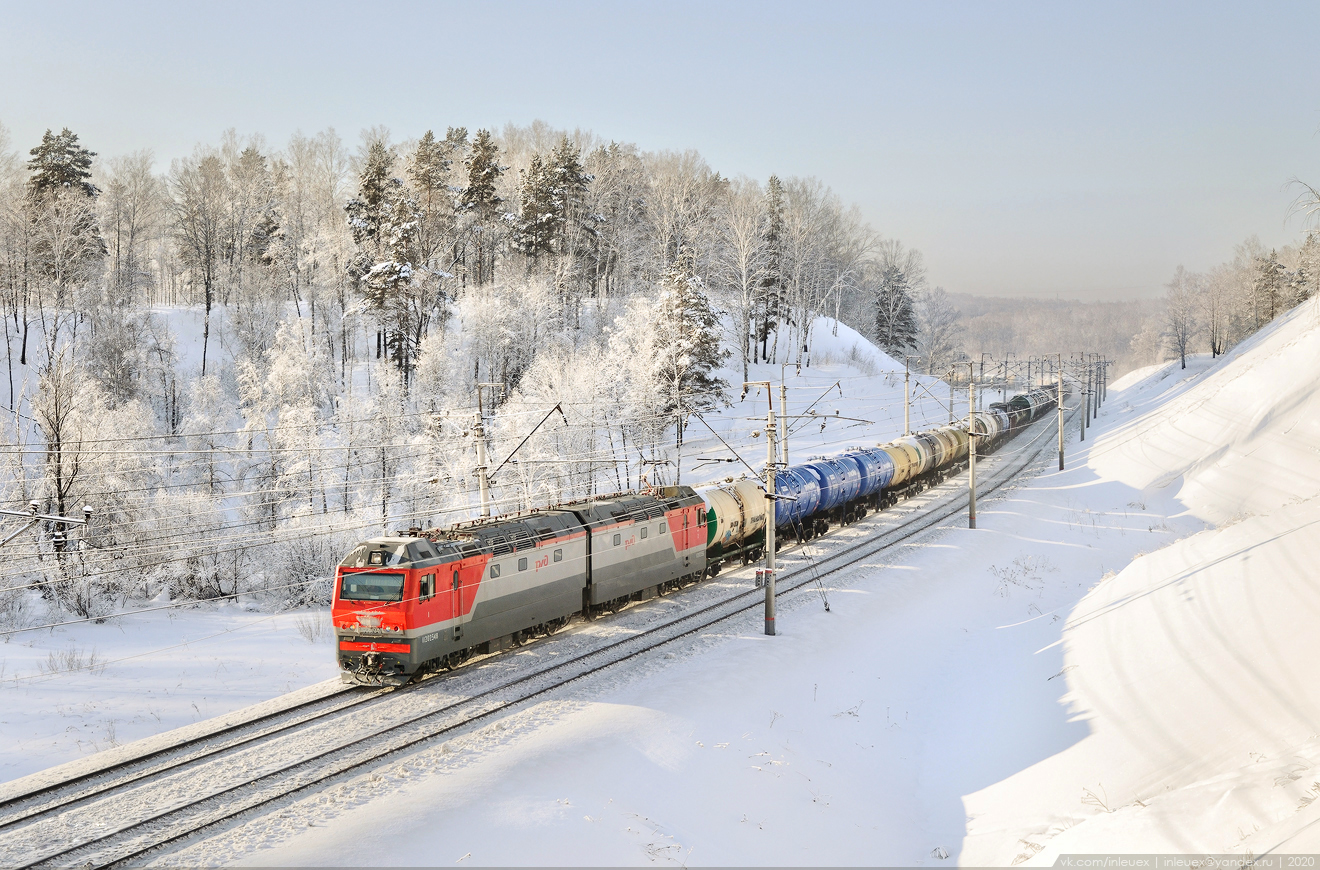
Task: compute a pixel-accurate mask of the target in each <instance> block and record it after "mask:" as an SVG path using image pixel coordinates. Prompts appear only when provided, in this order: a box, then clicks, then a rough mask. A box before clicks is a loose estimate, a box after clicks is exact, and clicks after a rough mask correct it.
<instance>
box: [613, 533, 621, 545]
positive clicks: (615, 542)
mask: <svg viewBox="0 0 1320 870" xmlns="http://www.w3.org/2000/svg"><path fill="white" fill-rule="evenodd" d="M622 543H623V535H615V536H614V546H616V547H617V546H619V544H622Z"/></svg>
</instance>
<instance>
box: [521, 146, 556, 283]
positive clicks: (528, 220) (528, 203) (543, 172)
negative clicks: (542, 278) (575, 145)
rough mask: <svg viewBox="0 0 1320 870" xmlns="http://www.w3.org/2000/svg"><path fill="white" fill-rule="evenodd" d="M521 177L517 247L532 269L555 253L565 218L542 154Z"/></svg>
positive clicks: (534, 157) (551, 173)
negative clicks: (545, 257)
mask: <svg viewBox="0 0 1320 870" xmlns="http://www.w3.org/2000/svg"><path fill="white" fill-rule="evenodd" d="M520 174H521V176H522V184H521V185H520V186H519V196H520V198H521V199H522V208H521V209H520V210H519V214H518V229H517V233H516V234H515V236H514V247H515V248H517V250H518V251H519V253H521V254H522V255H523V256H524V257H526V258H527V260H528V268H529V270H530V269H532V268H534V267H535V266H536V265H537V264H538V262H539V261H540V259H541V258H542V257H543V256H547V255H550V254H554V253H555V252H556V245H555V242H556V241H557V240H558V238H559V235H560V225H561V224H562V223H563V220H564V216H563V210H562V200H561V199H560V197H559V196H558V191H557V189H556V187H557V186H556V184H555V177H554V170H553V169H552V168H551V167H550V166H547V165H546V163H545V161H544V160H542V159H541V155H540V154H533V155H532V160H531V162H530V163H529V164H528V166H527V168H526V169H524V170H522V172H521V173H520Z"/></svg>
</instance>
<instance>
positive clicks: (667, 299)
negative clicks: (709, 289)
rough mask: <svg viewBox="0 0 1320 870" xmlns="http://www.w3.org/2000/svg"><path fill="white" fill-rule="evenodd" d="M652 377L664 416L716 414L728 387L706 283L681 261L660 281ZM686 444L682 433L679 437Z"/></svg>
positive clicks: (724, 352) (718, 325)
mask: <svg viewBox="0 0 1320 870" xmlns="http://www.w3.org/2000/svg"><path fill="white" fill-rule="evenodd" d="M651 329H652V332H653V339H652V353H653V356H652V357H651V372H652V379H653V382H654V383H655V384H656V385H657V386H658V387H659V390H660V402H661V408H662V410H663V412H664V413H674V412H676V411H677V412H678V413H679V415H680V419H681V415H682V411H683V410H684V409H691V410H701V409H704V408H712V407H714V406H715V405H717V404H719V402H720V401H721V400H722V399H723V391H724V390H725V389H727V388H728V382H726V381H725V380H724V379H723V378H721V377H719V376H718V375H717V374H716V372H717V370H718V369H719V368H720V366H722V365H723V363H724V360H725V358H726V357H727V356H728V352H727V351H725V350H723V349H722V347H721V344H720V333H721V330H720V324H719V317H718V315H717V314H716V312H715V309H714V307H713V306H712V305H711V302H710V298H709V297H708V296H707V295H706V288H705V285H704V283H703V282H702V280H701V279H700V278H699V277H697V276H696V275H694V274H692V266H691V264H690V263H689V262H687V261H686V260H685V259H683V258H680V259H678V260H677V261H675V262H674V264H673V265H671V266H670V267H669V269H668V271H666V272H665V275H664V277H663V278H662V279H661V281H660V294H659V297H658V298H657V299H656V300H655V315H654V319H653V320H652V322H651ZM679 439H680V441H681V439H682V433H681V432H680V433H679Z"/></svg>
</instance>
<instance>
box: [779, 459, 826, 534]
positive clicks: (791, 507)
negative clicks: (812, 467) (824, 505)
mask: <svg viewBox="0 0 1320 870" xmlns="http://www.w3.org/2000/svg"><path fill="white" fill-rule="evenodd" d="M775 492H777V493H778V494H779V495H783V496H790V497H791V498H783V499H779V500H778V501H776V502H775V525H776V526H788V527H793V526H798V525H801V523H802V521H803V520H805V519H806V518H807V517H809V516H811V515H812V514H814V513H815V512H816V511H818V510H820V481H818V480H817V479H816V476H815V475H813V474H811V473H810V472H808V471H805V470H804V469H803V468H802V467H801V466H794V467H790V468H785V469H781V470H780V471H779V472H777V473H776V474H775Z"/></svg>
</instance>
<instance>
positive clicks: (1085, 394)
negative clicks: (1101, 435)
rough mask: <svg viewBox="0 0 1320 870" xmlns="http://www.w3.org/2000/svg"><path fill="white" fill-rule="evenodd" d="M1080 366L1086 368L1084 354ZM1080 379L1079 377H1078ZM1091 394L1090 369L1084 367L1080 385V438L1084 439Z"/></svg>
mask: <svg viewBox="0 0 1320 870" xmlns="http://www.w3.org/2000/svg"><path fill="white" fill-rule="evenodd" d="M1082 368H1084V369H1086V355H1085V354H1083V355H1082ZM1079 380H1080V379H1079ZM1090 396H1091V370H1090V369H1086V383H1085V385H1084V386H1083V387H1082V407H1081V411H1082V440H1083V441H1085V440H1086V418H1087V417H1089V416H1091V409H1090V408H1089V407H1088V406H1087V401H1088V400H1089V399H1090Z"/></svg>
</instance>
